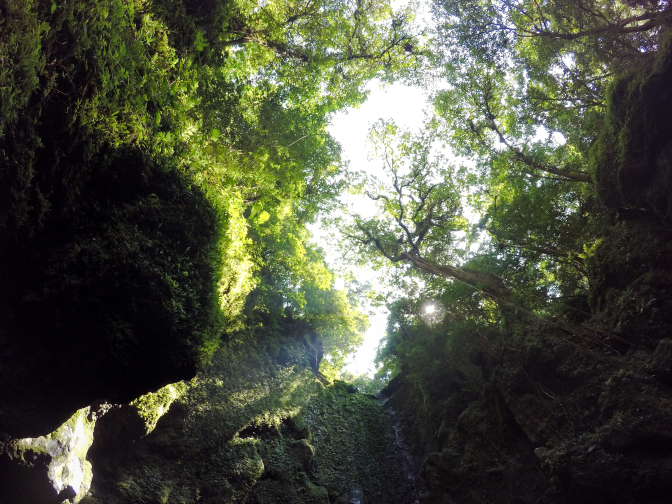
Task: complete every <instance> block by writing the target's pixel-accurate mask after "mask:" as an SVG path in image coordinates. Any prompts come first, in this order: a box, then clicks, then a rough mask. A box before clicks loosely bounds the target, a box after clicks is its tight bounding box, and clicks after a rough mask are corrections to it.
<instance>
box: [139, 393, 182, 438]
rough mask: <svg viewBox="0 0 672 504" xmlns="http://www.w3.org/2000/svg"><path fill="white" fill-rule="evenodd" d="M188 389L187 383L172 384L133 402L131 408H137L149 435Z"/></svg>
mask: <svg viewBox="0 0 672 504" xmlns="http://www.w3.org/2000/svg"><path fill="white" fill-rule="evenodd" d="M188 388H189V386H188V385H187V383H185V382H178V383H171V384H170V385H166V386H165V387H163V388H161V389H159V390H158V391H156V392H153V393H152V392H150V393H149V394H145V395H144V396H142V397H139V398H137V399H135V400H134V401H132V402H131V406H135V408H136V409H137V411H138V415H140V417H141V418H142V419H143V420H144V422H145V429H146V433H147V434H149V433H150V432H152V431H153V430H154V427H156V422H158V421H159V418H161V417H162V416H163V415H164V414H165V413H166V412H167V411H168V408H170V405H171V404H172V403H173V401H175V400H176V399H178V398H179V397H181V396H182V395H183V394H184V393H185V392H186V391H187V390H188Z"/></svg>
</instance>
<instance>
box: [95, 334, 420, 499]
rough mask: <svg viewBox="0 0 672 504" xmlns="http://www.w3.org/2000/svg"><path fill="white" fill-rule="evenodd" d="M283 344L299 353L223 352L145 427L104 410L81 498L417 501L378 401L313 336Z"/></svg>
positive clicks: (241, 350) (234, 350) (287, 348)
mask: <svg viewBox="0 0 672 504" xmlns="http://www.w3.org/2000/svg"><path fill="white" fill-rule="evenodd" d="M277 346H278V345H277V342H275V343H274V347H277ZM280 346H281V347H282V349H281V352H280V354H282V355H284V356H287V355H290V356H293V357H292V359H291V361H290V362H286V361H285V362H283V363H279V362H278V361H276V360H275V359H274V358H272V357H271V356H270V355H269V354H268V353H267V352H266V351H265V350H264V349H263V348H259V347H257V348H245V347H244V346H239V347H237V348H233V347H228V348H224V349H223V350H221V351H220V352H218V353H217V355H216V356H215V359H214V362H213V365H212V366H211V367H209V368H207V369H206V370H204V371H203V372H201V373H200V374H199V375H198V376H197V377H196V378H195V379H194V380H193V381H192V382H191V383H190V384H189V389H188V390H187V391H186V392H185V393H184V394H183V395H182V396H181V397H180V398H178V399H176V400H175V401H174V402H173V403H172V405H171V406H170V410H169V411H168V413H167V414H165V415H164V416H163V417H161V418H160V419H159V421H158V423H157V425H156V428H155V429H154V430H153V431H152V432H151V433H150V434H148V435H146V436H144V434H145V433H144V432H143V431H142V430H140V429H135V430H133V429H132V428H131V422H129V421H128V420H126V419H125V417H124V416H123V415H121V414H118V415H115V414H114V412H111V413H109V414H108V415H106V416H105V417H103V419H102V420H101V421H99V423H98V425H97V426H96V431H95V434H94V439H95V441H94V444H93V447H92V448H91V450H90V452H89V457H88V459H89V460H90V461H91V463H92V465H93V472H94V479H93V484H92V487H91V491H90V493H89V496H88V497H86V498H85V499H84V501H82V502H86V503H88V504H93V503H101V504H102V503H105V504H114V503H127V502H138V501H142V502H157V503H158V502H163V503H165V502H174V503H190V502H206V503H207V502H213V503H214V502H217V503H221V502H227V503H229V502H230V503H235V502H239V503H259V504H272V503H280V502H288V503H289V502H291V503H306V504H309V503H315V504H318V503H319V504H328V503H332V502H341V503H343V504H345V503H349V502H351V498H357V496H359V498H361V499H365V500H361V501H360V502H367V503H369V504H375V503H379V504H383V503H388V504H389V503H395V502H399V503H407V502H409V498H410V496H409V492H410V490H409V489H407V488H406V478H405V475H404V474H403V471H402V466H401V461H400V459H399V457H398V453H397V450H396V448H395V439H394V436H393V433H392V430H391V428H390V419H389V418H388V417H387V415H386V414H385V412H384V410H383V409H382V407H381V406H380V404H379V403H378V401H377V400H376V399H375V398H372V397H368V396H364V395H362V394H357V393H354V389H352V388H351V387H347V386H345V385H344V384H342V383H337V384H335V385H332V386H329V387H325V386H324V385H323V384H322V383H321V381H320V380H318V379H317V378H316V376H315V375H314V374H313V372H312V371H311V370H310V368H309V367H308V365H307V364H308V363H307V356H306V355H305V349H304V346H303V344H302V343H296V342H292V341H291V339H288V340H287V341H285V342H283V343H282V344H281V345H280ZM282 360H283V361H284V360H285V359H284V358H283V359H282ZM120 413H121V411H120ZM143 436H144V437H143ZM352 502H356V501H352Z"/></svg>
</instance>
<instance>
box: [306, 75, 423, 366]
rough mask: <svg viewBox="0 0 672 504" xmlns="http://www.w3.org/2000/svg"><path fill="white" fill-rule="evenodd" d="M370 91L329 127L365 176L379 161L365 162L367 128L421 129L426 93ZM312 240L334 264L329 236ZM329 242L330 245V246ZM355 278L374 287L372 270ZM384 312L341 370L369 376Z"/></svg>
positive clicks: (398, 88) (318, 234)
mask: <svg viewBox="0 0 672 504" xmlns="http://www.w3.org/2000/svg"><path fill="white" fill-rule="evenodd" d="M369 89H370V91H371V93H370V95H369V99H368V100H367V101H366V102H365V103H364V104H363V105H361V106H360V107H359V108H357V109H349V110H347V111H346V112H342V113H339V114H337V115H336V116H335V117H334V118H333V120H332V123H331V125H330V127H329V132H330V133H331V134H332V135H333V136H334V138H335V139H336V140H338V142H339V143H340V144H341V146H342V147H343V157H344V159H347V160H349V161H350V167H351V169H353V170H363V171H367V172H369V173H371V172H375V171H378V170H379V169H380V161H369V160H368V159H367V151H368V148H367V145H366V137H367V134H368V131H369V127H370V126H371V125H372V124H373V123H374V122H376V121H377V120H378V119H381V118H382V119H393V120H394V121H395V122H396V123H397V125H398V126H401V127H405V128H409V129H411V130H417V129H419V128H420V127H421V126H422V122H423V118H424V114H423V111H424V109H426V108H428V106H429V105H428V95H427V91H426V90H423V89H419V88H411V87H408V86H404V85H402V84H393V85H391V86H386V87H385V88H381V87H380V86H379V85H378V84H377V83H372V84H370V85H369ZM311 231H313V234H314V236H315V240H316V241H317V243H318V244H319V245H320V246H321V247H322V248H323V249H324V251H325V252H326V254H327V261H328V262H329V263H331V264H332V265H335V264H336V263H337V262H338V257H337V255H336V254H337V253H336V251H335V249H334V244H333V242H332V240H333V238H332V237H331V235H330V233H329V232H325V230H321V229H319V228H312V229H311ZM330 242H332V243H330ZM354 273H355V275H356V277H357V278H358V280H360V281H367V280H368V281H371V282H372V284H374V285H375V284H376V278H377V276H376V272H374V271H372V270H361V269H360V270H356V271H354ZM386 320H387V311H386V310H385V309H383V308H381V309H378V310H377V312H376V313H375V315H373V316H372V317H370V322H371V327H370V329H369V331H368V332H367V333H366V336H365V341H364V344H363V345H362V346H361V347H360V349H359V351H358V352H357V353H356V354H355V355H354V356H353V357H352V358H351V360H350V362H349V363H348V364H347V365H346V367H345V370H346V371H349V372H351V373H353V374H354V375H356V376H358V375H361V374H365V373H366V374H368V375H369V376H373V373H374V372H375V366H374V364H373V359H374V358H375V356H376V348H377V347H378V344H379V342H380V339H381V338H382V337H383V336H385V326H386Z"/></svg>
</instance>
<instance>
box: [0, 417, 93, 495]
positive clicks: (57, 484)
mask: <svg viewBox="0 0 672 504" xmlns="http://www.w3.org/2000/svg"><path fill="white" fill-rule="evenodd" d="M95 423H96V420H95V415H92V414H91V411H90V408H83V409H81V410H79V411H77V412H76V413H75V414H74V415H73V416H72V417H71V418H70V419H68V421H67V422H65V423H64V424H63V425H61V426H60V427H59V428H58V429H56V430H55V431H54V432H52V433H49V434H47V435H46V436H40V437H38V438H26V439H19V440H16V441H14V442H13V443H12V444H11V447H10V449H9V451H8V455H9V456H10V458H14V459H17V462H18V461H20V463H23V464H30V463H31V462H32V461H33V460H34V459H35V456H40V455H41V456H47V457H48V460H49V462H48V471H47V477H48V479H49V483H50V484H51V486H52V487H53V488H54V490H55V493H59V492H61V491H62V490H64V489H66V488H68V487H71V488H72V489H73V490H74V491H75V493H76V496H75V497H74V498H73V499H72V500H68V501H66V504H67V503H70V504H76V503H78V502H80V501H81V500H82V498H83V497H84V495H85V494H86V493H87V492H88V491H89V488H90V486H91V480H92V478H93V473H92V467H91V463H90V462H89V461H88V460H87V459H86V456H87V452H88V450H89V448H90V447H91V444H92V443H93V429H94V426H95Z"/></svg>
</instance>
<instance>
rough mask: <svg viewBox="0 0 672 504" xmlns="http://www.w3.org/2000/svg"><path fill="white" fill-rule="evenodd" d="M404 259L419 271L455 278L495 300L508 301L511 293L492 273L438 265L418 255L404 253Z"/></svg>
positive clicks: (502, 281)
mask: <svg viewBox="0 0 672 504" xmlns="http://www.w3.org/2000/svg"><path fill="white" fill-rule="evenodd" d="M402 256H403V259H404V260H406V261H409V262H411V263H413V264H414V265H415V266H416V267H417V268H418V269H420V270H422V271H424V272H426V273H430V274H432V275H438V276H442V277H444V278H453V279H455V280H458V281H460V282H463V283H465V284H467V285H470V286H471V287H473V288H475V289H478V290H480V291H483V292H485V293H486V294H488V295H490V296H491V297H493V298H494V299H495V300H498V299H499V300H506V299H507V298H508V297H509V296H510V294H511V291H510V290H509V289H508V287H506V285H504V280H502V279H501V278H499V277H498V276H497V275H493V274H492V273H485V272H482V271H470V270H464V269H461V268H456V267H454V266H447V265H438V264H435V263H433V262H431V261H428V260H427V259H424V258H422V257H420V256H419V255H416V254H409V253H404V254H402Z"/></svg>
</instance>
